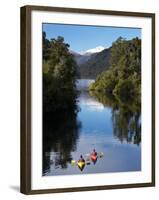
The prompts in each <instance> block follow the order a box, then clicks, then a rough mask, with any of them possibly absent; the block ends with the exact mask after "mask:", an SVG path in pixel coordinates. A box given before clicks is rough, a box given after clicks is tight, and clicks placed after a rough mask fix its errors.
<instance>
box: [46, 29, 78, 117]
mask: <svg viewBox="0 0 159 200" xmlns="http://www.w3.org/2000/svg"><path fill="white" fill-rule="evenodd" d="M76 69H77V66H76V62H75V61H74V58H73V56H72V54H71V53H70V52H69V44H67V43H65V42H64V38H63V37H60V36H59V37H58V38H57V39H51V40H48V39H47V38H46V34H45V32H43V112H44V113H51V112H56V111H60V110H62V111H66V112H67V111H68V110H71V109H72V110H74V108H75V106H76V95H77V93H76V85H75V81H76V76H77V70H76Z"/></svg>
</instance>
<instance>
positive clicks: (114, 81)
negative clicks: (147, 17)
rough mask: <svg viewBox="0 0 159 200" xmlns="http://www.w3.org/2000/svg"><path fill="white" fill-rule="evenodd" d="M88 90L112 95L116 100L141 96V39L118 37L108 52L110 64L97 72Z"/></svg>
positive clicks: (125, 100)
mask: <svg viewBox="0 0 159 200" xmlns="http://www.w3.org/2000/svg"><path fill="white" fill-rule="evenodd" d="M90 90H92V91H93V90H94V91H100V92H103V93H105V94H106V95H107V96H111V97H112V96H113V97H115V98H116V99H117V100H118V101H122V102H127V101H128V100H129V101H130V100H133V99H134V98H135V99H138V100H139V101H140V98H141V40H140V39H139V38H134V39H132V40H125V39H123V38H121V37H120V38H118V39H117V40H116V41H115V42H114V43H113V44H112V48H111V52H110V66H109V69H108V70H104V71H103V72H102V73H101V74H99V75H98V76H97V78H96V80H95V82H94V83H93V84H91V86H90Z"/></svg>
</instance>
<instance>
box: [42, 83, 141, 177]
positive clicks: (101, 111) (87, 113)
mask: <svg viewBox="0 0 159 200" xmlns="http://www.w3.org/2000/svg"><path fill="white" fill-rule="evenodd" d="M76 106H77V107H78V109H77V107H76V109H70V111H67V112H60V111H58V112H54V113H52V114H50V115H48V114H44V116H43V175H50V176H51V175H68V174H80V173H101V172H122V171H138V170H141V147H140V143H141V110H140V107H141V106H140V101H139V100H136V99H135V100H134V102H127V103H122V102H117V101H116V100H115V99H114V98H113V96H111V97H109V98H108V97H107V96H106V95H104V94H102V93H100V92H93V91H92V92H90V93H89V92H88V90H87V89H86V87H85V89H84V90H81V92H80V93H79V96H78V100H77V105H76ZM94 148H95V149H96V150H97V152H98V153H102V154H101V157H100V154H99V157H96V159H91V156H90V155H91V152H92V150H93V149H94ZM80 155H83V157H84V159H85V161H86V162H85V163H84V165H78V159H79V158H80Z"/></svg>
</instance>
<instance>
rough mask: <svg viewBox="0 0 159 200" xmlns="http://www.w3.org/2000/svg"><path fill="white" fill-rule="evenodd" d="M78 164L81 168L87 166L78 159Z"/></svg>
mask: <svg viewBox="0 0 159 200" xmlns="http://www.w3.org/2000/svg"><path fill="white" fill-rule="evenodd" d="M77 165H78V167H79V168H83V167H84V166H85V162H83V161H78V163H77Z"/></svg>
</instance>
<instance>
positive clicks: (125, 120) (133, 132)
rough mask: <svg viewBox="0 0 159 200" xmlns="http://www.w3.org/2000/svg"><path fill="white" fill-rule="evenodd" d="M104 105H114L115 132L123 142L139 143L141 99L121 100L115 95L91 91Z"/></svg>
mask: <svg viewBox="0 0 159 200" xmlns="http://www.w3.org/2000/svg"><path fill="white" fill-rule="evenodd" d="M90 95H92V96H94V97H95V98H96V99H97V100H98V101H99V102H101V103H103V105H104V106H110V107H112V122H113V134H114V136H115V137H117V138H118V139H119V140H120V141H121V142H123V141H127V142H130V143H134V144H137V145H139V144H140V142H141V117H140V116H141V103H140V100H139V99H134V100H133V101H127V102H121V101H119V100H117V99H115V98H114V96H109V97H108V96H106V95H105V94H104V93H102V92H97V91H90Z"/></svg>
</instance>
